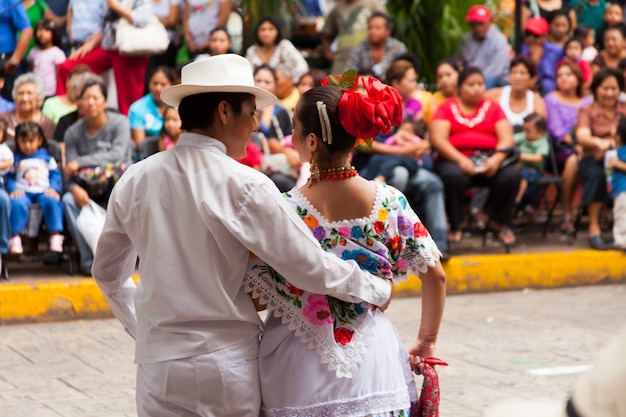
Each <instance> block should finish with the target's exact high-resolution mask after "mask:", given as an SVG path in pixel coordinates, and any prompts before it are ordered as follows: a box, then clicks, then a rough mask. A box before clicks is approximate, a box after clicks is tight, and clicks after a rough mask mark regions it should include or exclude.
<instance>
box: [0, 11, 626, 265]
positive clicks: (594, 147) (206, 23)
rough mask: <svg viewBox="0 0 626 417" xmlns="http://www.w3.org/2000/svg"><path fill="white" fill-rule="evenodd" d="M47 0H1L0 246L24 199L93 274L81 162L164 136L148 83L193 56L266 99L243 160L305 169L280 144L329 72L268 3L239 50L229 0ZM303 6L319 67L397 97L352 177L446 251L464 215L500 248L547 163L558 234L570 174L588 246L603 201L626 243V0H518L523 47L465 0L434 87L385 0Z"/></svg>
mask: <svg viewBox="0 0 626 417" xmlns="http://www.w3.org/2000/svg"><path fill="white" fill-rule="evenodd" d="M53 1H55V0H50V2H51V3H50V4H47V3H46V2H45V1H44V0H25V1H21V0H0V88H1V98H0V142H1V143H2V145H0V173H1V174H2V175H3V176H4V177H3V178H4V187H3V188H2V189H0V253H2V254H6V253H11V254H21V253H23V252H24V251H25V248H24V247H23V244H22V236H23V235H24V233H25V229H26V227H27V226H26V224H27V221H28V218H29V209H30V207H31V205H32V204H33V203H37V204H38V205H39V206H40V208H41V211H42V213H43V222H44V224H45V226H46V228H45V229H46V233H47V234H46V236H47V237H48V238H49V242H48V245H49V246H48V247H49V250H50V251H52V252H63V251H64V236H66V234H65V231H64V226H65V227H66V228H67V229H68V230H67V231H68V232H69V233H70V234H71V236H72V238H73V240H74V241H75V243H76V245H77V247H78V251H79V253H80V269H81V271H82V272H84V273H89V271H90V268H91V263H92V260H93V251H92V249H91V247H90V246H89V244H88V243H87V242H86V241H85V239H84V237H83V236H81V233H80V231H79V230H78V228H77V218H78V216H79V214H80V212H81V208H82V207H84V206H86V205H87V204H89V202H90V201H91V200H94V201H96V202H98V203H99V204H101V205H102V206H106V198H107V195H108V194H107V193H108V192H110V190H108V191H107V190H106V187H105V188H104V191H103V188H102V187H96V186H94V185H93V184H94V182H95V181H94V177H98V178H96V180H102V176H103V175H105V174H104V173H105V172H106V173H119V172H121V171H122V170H123V167H125V166H128V165H129V164H131V163H133V162H135V161H137V160H139V159H141V158H142V157H146V156H147V155H150V154H151V153H153V152H155V151H162V150H167V149H169V148H171V147H173V146H175V145H176V142H177V140H178V137H179V135H180V130H181V129H180V126H181V121H180V117H179V115H178V111H177V110H176V109H175V108H171V107H168V106H166V105H165V103H164V102H162V101H161V98H160V94H161V92H162V91H163V89H165V88H167V87H168V86H170V85H173V84H176V83H178V82H179V78H180V70H181V68H182V66H183V65H184V64H185V63H187V62H191V61H193V60H198V59H203V58H204V57H206V56H211V55H217V54H223V53H232V52H235V53H240V54H242V55H243V56H245V57H246V58H247V59H248V60H249V61H250V63H251V64H252V65H253V67H254V82H255V84H256V85H257V86H258V87H262V88H264V89H266V90H268V91H270V92H272V93H274V94H275V95H276V96H277V97H278V99H279V100H278V103H277V104H276V105H273V106H269V107H267V108H264V109H261V110H260V111H258V124H259V127H258V132H256V133H255V134H254V135H253V137H252V140H251V141H250V144H249V146H248V152H247V155H246V156H245V157H244V158H243V159H242V160H241V162H242V163H245V164H247V165H250V166H252V167H254V168H256V169H258V170H261V171H263V172H264V173H266V174H267V175H268V176H269V177H270V178H271V179H272V180H273V181H274V182H275V184H276V185H277V187H278V188H279V189H281V190H282V191H287V190H289V189H291V188H292V187H293V186H296V185H301V184H303V183H305V182H306V179H307V178H308V164H307V163H303V162H302V161H300V159H299V157H298V153H297V152H296V151H295V149H294V148H293V146H292V145H291V141H290V138H291V133H292V112H293V110H294V109H295V107H296V105H297V103H298V99H299V96H300V94H302V93H303V92H305V91H307V90H308V89H310V88H312V87H314V86H317V85H320V82H321V80H322V79H323V78H324V77H325V76H326V75H327V73H328V70H322V69H319V68H312V67H311V68H310V67H309V64H308V63H307V60H306V59H305V57H304V56H303V54H302V53H301V51H300V50H298V49H297V48H296V47H295V46H294V44H293V43H292V42H291V41H290V40H289V39H287V38H286V37H285V35H284V32H283V28H282V25H281V23H280V22H279V21H278V20H277V19H276V18H274V17H271V16H267V17H264V18H262V19H260V20H259V22H258V23H257V24H256V26H255V27H254V28H252V29H251V34H250V38H251V40H252V41H251V46H249V47H248V48H247V49H245V50H239V44H238V41H237V40H238V39H241V35H242V33H241V32H238V30H239V29H234V28H235V27H236V26H237V25H234V24H233V21H232V19H233V18H234V19H235V23H236V20H237V18H239V19H240V18H241V15H240V14H238V13H236V12H234V10H235V6H234V5H233V3H232V1H231V0H221V1H214V2H204V1H196V0H182V1H181V0H160V1H155V0H135V1H133V2H131V3H128V2H121V1H120V0H69V3H68V4H67V6H66V12H65V13H58V14H55V13H54V12H52V10H51V7H50V6H51V5H52V2H53ZM131 4H132V6H131ZM301 7H303V10H300V11H299V14H300V15H305V16H308V18H307V21H311V16H313V17H315V18H316V19H317V21H316V22H317V35H318V36H319V38H320V40H321V44H320V45H319V52H320V53H321V55H322V56H323V57H324V58H325V59H326V61H327V62H328V63H329V65H330V66H331V68H330V72H332V73H335V74H340V73H343V72H344V71H346V70H349V69H355V70H356V72H357V73H358V74H359V75H361V76H363V77H367V76H373V77H377V78H380V79H381V80H382V81H383V82H385V83H387V84H389V85H391V86H393V87H395V88H396V89H397V90H398V91H399V93H400V95H401V96H402V99H403V122H402V124H401V125H400V126H398V127H397V128H395V129H393V131H392V132H391V134H389V135H385V136H384V137H383V136H381V137H377V138H375V140H374V141H373V143H372V146H371V147H369V148H365V149H361V150H360V151H359V152H356V153H355V155H354V160H353V163H354V165H355V166H356V167H357V168H358V169H359V172H360V173H361V175H362V176H364V177H366V178H369V179H372V180H375V181H383V182H387V183H390V184H392V185H394V186H395V187H397V188H399V189H400V190H401V191H403V192H404V193H405V194H406V195H407V197H408V198H409V200H410V202H411V204H412V206H413V207H414V209H415V210H416V211H417V212H418V214H419V215H420V217H421V218H422V220H423V221H424V223H425V224H426V225H427V227H428V229H429V231H430V233H431V235H432V236H433V238H434V240H435V242H436V243H437V245H438V246H439V248H440V250H441V251H442V253H443V254H444V258H448V257H449V256H450V253H451V248H450V245H451V244H454V243H455V242H459V241H460V240H461V239H462V238H463V231H462V225H463V224H464V216H465V215H466V213H469V216H470V217H471V221H472V222H473V224H474V225H475V226H476V227H478V228H480V229H483V230H490V231H492V232H493V233H494V236H495V237H496V238H497V239H498V240H499V241H500V242H501V243H502V244H503V245H504V246H505V247H506V248H510V247H511V246H513V245H514V244H515V234H514V232H513V230H512V225H513V223H514V221H515V219H519V218H528V217H532V215H533V213H534V211H535V209H536V205H537V199H538V195H539V192H540V190H539V185H538V181H539V179H540V178H541V177H542V176H544V175H561V176H562V178H563V182H562V186H561V188H562V193H563V201H564V204H563V216H562V223H561V230H562V231H563V232H564V233H568V234H573V233H575V226H576V222H575V218H576V216H575V213H576V210H575V209H574V201H575V200H576V196H577V190H578V189H579V188H580V186H581V185H582V195H581V196H580V200H581V201H580V207H584V208H585V209H586V213H587V215H588V217H589V226H588V232H589V243H590V246H591V247H592V248H594V249H609V248H611V247H613V244H612V243H610V242H609V241H607V240H605V239H604V238H603V237H602V236H603V227H604V224H603V221H604V219H605V218H606V214H607V213H609V211H608V210H607V209H608V208H610V207H611V206H612V207H613V216H612V220H613V224H614V229H613V234H614V239H615V244H616V245H617V246H618V247H620V248H622V249H624V248H625V247H626V237H625V232H624V229H625V228H626V217H625V216H626V214H625V211H626V207H625V205H626V202H625V201H624V199H625V196H626V193H625V191H626V184H625V181H626V180H625V179H624V177H625V175H626V174H625V170H624V168H625V166H626V162H625V161H626V150H625V149H626V148H624V147H623V144H624V139H622V138H623V137H626V122H625V121H623V120H622V119H621V118H622V117H626V92H625V91H624V77H625V75H626V40H625V27H626V26H625V19H624V6H623V4H621V3H620V2H615V3H613V2H609V1H605V0H570V1H569V2H568V1H567V0H529V1H526V2H524V6H523V10H522V25H523V29H524V30H523V34H524V39H523V45H522V48H521V51H520V53H519V54H515V53H514V51H513V50H512V47H511V45H510V43H509V41H508V40H507V38H506V37H505V36H504V34H503V33H502V31H501V28H499V27H497V26H496V25H495V24H494V23H493V16H492V10H490V9H489V8H488V7H486V6H483V5H476V6H472V7H471V8H470V9H469V10H468V11H467V15H466V21H467V23H468V24H469V27H470V31H469V32H468V33H467V34H466V35H465V36H464V37H463V40H462V45H461V48H460V50H459V52H458V54H456V55H455V56H453V57H450V58H449V59H445V60H443V61H441V62H439V63H438V64H437V66H436V80H432V81H436V84H437V89H436V91H435V92H434V93H431V92H429V91H426V90H424V89H422V88H420V84H419V83H418V80H419V79H420V71H421V62H420V59H419V58H418V57H417V56H415V55H414V54H413V53H411V51H408V50H407V48H406V46H405V45H404V44H403V43H402V42H401V41H399V40H398V39H395V38H394V37H392V31H393V16H389V15H388V14H387V11H386V8H385V5H384V3H381V2H380V1H379V0H337V1H336V2H332V1H326V2H325V1H323V0H309V1H303V2H301ZM56 8H57V9H58V5H56ZM152 14H154V15H155V16H157V17H158V19H159V20H160V22H161V23H162V24H163V25H164V26H165V28H166V29H167V31H168V35H169V39H170V45H169V47H168V48H167V50H165V51H164V52H163V53H162V54H160V55H155V56H128V55H124V54H121V53H120V52H119V51H118V50H117V46H116V42H115V30H116V26H117V23H118V22H119V20H120V19H126V20H127V21H130V22H132V23H133V24H135V25H138V26H141V25H142V24H145V22H146V21H147V20H148V18H149V17H150V16H151V15H152ZM238 23H241V21H239V22H238ZM16 34H17V36H16ZM426 41H427V40H426ZM345 117H349V115H346V116H345ZM613 150H616V151H617V152H614V151H613ZM551 155H552V156H554V158H550V156H551ZM551 159H554V160H555V161H556V164H551V163H550V161H551ZM106 175H108V174H106ZM112 176H114V174H112ZM90 181H91V182H90ZM607 181H608V182H607ZM611 181H612V182H611ZM105 182H106V181H105ZM107 184H109V185H110V184H111V182H110V181H109V182H107ZM610 197H614V201H612V202H611V200H610ZM607 203H610V204H609V205H607ZM64 218H65V221H64ZM26 250H28V248H26Z"/></svg>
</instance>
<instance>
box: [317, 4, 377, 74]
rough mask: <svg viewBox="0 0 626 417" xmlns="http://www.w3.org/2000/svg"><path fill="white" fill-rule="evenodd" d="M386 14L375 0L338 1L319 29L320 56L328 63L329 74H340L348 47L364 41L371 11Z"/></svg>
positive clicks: (345, 69) (345, 65) (349, 48)
mask: <svg viewBox="0 0 626 417" xmlns="http://www.w3.org/2000/svg"><path fill="white" fill-rule="evenodd" d="M377 11H378V12H383V13H387V9H385V6H384V5H383V3H382V2H381V1H379V0H339V1H337V3H336V4H335V6H334V7H333V8H332V9H331V10H330V11H329V12H328V14H327V16H326V21H325V22H324V26H323V27H322V32H321V35H322V54H323V55H324V57H325V58H326V59H327V60H328V62H332V67H331V68H330V72H331V73H332V74H343V73H344V72H346V71H347V70H349V69H350V68H348V66H347V64H348V57H349V55H350V51H351V50H352V48H354V47H355V46H357V45H358V44H359V43H360V42H361V41H364V40H365V38H367V19H368V18H369V17H370V16H371V15H372V13H374V12H377Z"/></svg>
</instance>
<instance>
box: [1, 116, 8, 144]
mask: <svg viewBox="0 0 626 417" xmlns="http://www.w3.org/2000/svg"><path fill="white" fill-rule="evenodd" d="M8 129H9V124H8V123H7V121H6V120H4V119H0V134H1V135H2V138H0V143H4V142H6V140H7V130H8Z"/></svg>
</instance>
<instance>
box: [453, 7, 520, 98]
mask: <svg viewBox="0 0 626 417" xmlns="http://www.w3.org/2000/svg"><path fill="white" fill-rule="evenodd" d="M465 20H466V21H467V22H468V23H469V25H470V28H471V32H470V33H467V34H466V35H465V36H464V37H463V41H462V44H461V55H462V56H463V59H464V60H465V62H467V64H468V65H470V66H475V67H478V68H480V69H482V71H483V75H484V77H485V84H486V87H487V88H488V89H489V88H492V87H500V86H504V85H507V84H508V75H509V62H510V57H509V51H510V49H511V46H510V45H509V42H508V41H507V40H506V37H505V36H504V35H503V34H502V33H501V32H500V31H498V30H497V29H496V28H495V27H493V26H492V24H491V11H490V10H489V8H488V7H487V6H484V5H480V4H476V5H474V6H472V7H470V8H469V10H468V12H467V15H466V16H465Z"/></svg>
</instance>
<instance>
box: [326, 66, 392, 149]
mask: <svg viewBox="0 0 626 417" xmlns="http://www.w3.org/2000/svg"><path fill="white" fill-rule="evenodd" d="M322 85H337V86H339V87H342V88H343V89H344V92H343V94H342V95H341V98H340V99H339V103H337V109H338V112H339V121H340V122H341V125H342V126H343V128H344V129H345V130H346V132H348V133H349V134H351V135H352V136H354V137H356V138H365V139H369V138H373V137H375V136H378V135H379V134H380V133H384V134H387V133H389V132H391V128H392V127H393V126H398V125H399V124H400V123H401V122H402V97H401V96H400V93H399V92H398V90H396V89H395V88H393V87H391V86H389V85H386V84H383V83H382V82H380V81H379V80H378V79H376V78H374V77H359V76H358V75H356V71H355V70H349V71H346V72H345V73H343V74H341V75H335V74H332V75H329V76H328V77H326V78H324V79H323V80H322ZM358 87H362V88H363V89H364V90H365V94H362V93H361V92H359V91H357V88H358Z"/></svg>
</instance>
